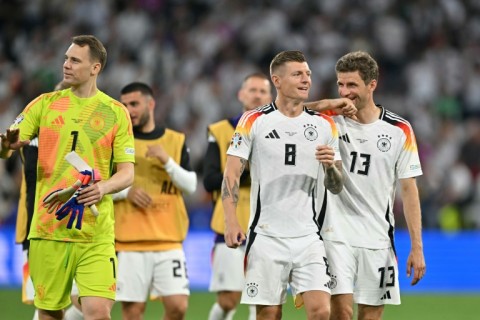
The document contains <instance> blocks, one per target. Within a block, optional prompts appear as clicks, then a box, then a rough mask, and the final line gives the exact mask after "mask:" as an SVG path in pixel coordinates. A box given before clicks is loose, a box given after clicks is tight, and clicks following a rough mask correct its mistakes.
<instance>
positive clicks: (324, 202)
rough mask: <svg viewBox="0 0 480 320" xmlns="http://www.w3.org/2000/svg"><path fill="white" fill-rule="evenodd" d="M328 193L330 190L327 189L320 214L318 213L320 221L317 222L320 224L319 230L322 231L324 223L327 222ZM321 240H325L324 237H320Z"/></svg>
mask: <svg viewBox="0 0 480 320" xmlns="http://www.w3.org/2000/svg"><path fill="white" fill-rule="evenodd" d="M327 192H328V190H327V189H326V188H325V193H324V194H323V203H322V207H321V208H320V212H319V213H318V219H317V221H316V222H317V224H318V228H319V229H320V230H322V227H323V223H324V222H325V215H326V214H327ZM319 234H320V233H319ZM320 239H322V240H323V238H322V236H320Z"/></svg>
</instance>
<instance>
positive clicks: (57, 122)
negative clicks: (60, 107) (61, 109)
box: [52, 116, 65, 126]
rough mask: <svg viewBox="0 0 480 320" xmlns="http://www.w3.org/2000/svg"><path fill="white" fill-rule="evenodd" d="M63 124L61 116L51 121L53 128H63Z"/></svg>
mask: <svg viewBox="0 0 480 320" xmlns="http://www.w3.org/2000/svg"><path fill="white" fill-rule="evenodd" d="M64 124H65V120H63V117H62V116H58V117H56V118H55V120H53V121H52V125H53V126H63V125H64Z"/></svg>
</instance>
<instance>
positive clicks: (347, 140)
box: [339, 133, 350, 143]
mask: <svg viewBox="0 0 480 320" xmlns="http://www.w3.org/2000/svg"><path fill="white" fill-rule="evenodd" d="M339 139H340V140H343V141H345V142H347V143H350V138H349V137H348V134H346V133H345V134H344V135H343V136H340V137H339Z"/></svg>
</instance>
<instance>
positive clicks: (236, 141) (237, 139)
mask: <svg viewBox="0 0 480 320" xmlns="http://www.w3.org/2000/svg"><path fill="white" fill-rule="evenodd" d="M241 144H242V135H241V134H240V133H238V132H235V133H234V134H233V137H232V141H231V142H230V145H231V146H232V147H233V148H235V149H238V147H240V145H241Z"/></svg>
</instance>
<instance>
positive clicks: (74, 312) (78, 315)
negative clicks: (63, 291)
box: [63, 305, 83, 320]
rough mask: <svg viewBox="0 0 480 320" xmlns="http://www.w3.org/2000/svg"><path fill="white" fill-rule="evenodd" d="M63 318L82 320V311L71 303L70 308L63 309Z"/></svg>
mask: <svg viewBox="0 0 480 320" xmlns="http://www.w3.org/2000/svg"><path fill="white" fill-rule="evenodd" d="M63 319H65V320H83V313H82V311H80V310H78V309H77V307H75V306H74V305H71V306H70V308H68V309H67V310H66V311H65V317H64V318H63Z"/></svg>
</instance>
